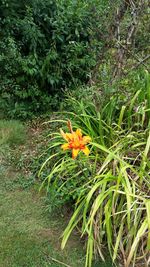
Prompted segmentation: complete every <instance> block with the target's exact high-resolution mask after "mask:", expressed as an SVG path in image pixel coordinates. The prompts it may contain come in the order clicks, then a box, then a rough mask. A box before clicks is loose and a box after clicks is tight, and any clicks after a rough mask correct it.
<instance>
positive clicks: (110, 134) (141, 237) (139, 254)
mask: <svg viewBox="0 0 150 267" xmlns="http://www.w3.org/2000/svg"><path fill="white" fill-rule="evenodd" d="M149 96H150V76H149V74H148V73H146V74H145V79H144V82H143V87H141V89H140V90H138V91H136V92H135V94H134V96H133V97H132V98H131V96H129V98H128V99H127V101H126V102H124V104H123V103H122V102H121V99H120V101H118V96H114V97H112V98H111V99H110V101H108V102H107V103H102V104H101V109H99V107H97V106H96V105H94V104H92V103H90V102H89V103H84V101H77V100H74V99H73V100H71V103H72V108H73V109H74V110H75V112H70V113H68V115H67V116H69V117H70V118H72V122H73V129H78V128H80V129H82V130H83V133H84V134H86V135H89V136H90V137H91V138H92V142H91V144H90V145H91V153H90V155H89V157H88V158H87V157H86V156H84V155H83V154H82V153H80V154H79V157H78V158H77V159H76V160H73V159H72V158H71V157H70V150H68V153H66V151H65V152H63V151H61V150H60V145H61V144H62V143H63V141H62V137H61V135H60V133H58V132H54V133H52V134H51V142H50V144H51V145H50V150H51V154H50V156H49V157H48V158H47V160H46V161H45V162H44V163H43V165H42V167H41V169H40V172H39V175H41V176H42V177H43V182H42V185H41V188H42V187H43V186H45V185H46V184H47V186H46V188H47V192H49V191H50V190H51V188H55V192H56V196H57V197H59V198H60V199H61V198H63V197H65V200H67V201H68V199H69V200H72V203H73V201H74V203H75V210H74V212H73V215H72V217H71V219H70V221H69V223H68V226H67V228H66V230H65V231H64V233H63V240H62V248H64V247H65V245H66V242H67V240H68V238H69V236H70V234H71V232H72V230H73V229H74V228H75V227H76V226H79V227H80V229H81V234H82V236H86V237H87V254H86V263H85V266H87V267H88V266H91V264H92V258H93V254H99V255H100V256H101V258H102V259H103V260H104V251H105V249H104V248H108V249H109V252H110V255H111V257H112V259H113V261H117V260H119V261H120V262H122V264H123V265H124V266H126V267H128V266H130V265H131V263H132V264H133V265H135V264H141V265H142V264H143V263H145V264H148V252H149V249H150V236H149V233H150V224H149V221H150V214H149V210H150V198H149V192H150V185H149V174H150V173H149V166H150V160H149V153H150V116H149V111H150V101H149V100H150V98H149ZM116 103H117V104H118V105H116ZM119 103H120V105H119ZM122 104H123V105H122ZM64 122H65V123H66V121H64V120H60V123H61V124H62V123H64ZM68 142H69V141H68Z"/></svg>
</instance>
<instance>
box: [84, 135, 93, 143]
mask: <svg viewBox="0 0 150 267" xmlns="http://www.w3.org/2000/svg"><path fill="white" fill-rule="evenodd" d="M83 142H84V143H85V144H87V143H89V142H91V137H90V136H88V135H87V136H83Z"/></svg>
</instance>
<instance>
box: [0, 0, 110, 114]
mask: <svg viewBox="0 0 150 267" xmlns="http://www.w3.org/2000/svg"><path fill="white" fill-rule="evenodd" d="M95 5H96V6H97V8H96V9H95ZM93 10H94V12H93ZM0 12H1V20H0V27H1V36H2V38H1V41H0V51H1V56H0V72H1V76H0V79H1V87H0V95H1V109H5V110H6V112H7V113H8V115H9V116H10V117H16V116H17V117H23V118H26V117H31V116H32V113H34V114H35V113H37V112H44V111H46V110H50V109H51V107H52V108H54V109H57V108H58V101H59V99H60V98H61V97H62V95H63V92H62V89H63V88H65V87H74V86H76V85H77V84H80V83H84V82H87V81H88V80H89V76H90V73H91V70H92V69H93V67H94V66H95V64H96V57H97V55H98V54H99V52H100V51H101V50H102V48H103V47H104V46H105V42H104V40H105V38H103V42H102V40H101V37H100V33H101V34H102V32H103V31H104V27H105V28H106V25H105V23H104V22H105V18H106V16H107V13H108V12H110V9H109V1H106V3H99V1H97V0H94V2H93V1H92V2H91V1H71V0H68V1H64V0H63V1H59V0H58V1H54V0H51V1H47V0H44V1H41V0H36V1H35V0H34V1H28V0H24V1H22V2H17V1H16V0H13V1H10V0H5V1H3V2H2V5H1V6H0ZM102 14H104V18H103V21H102V22H101V25H99V18H100V17H101V15H102ZM97 26H98V27H97ZM106 33H107V31H106Z"/></svg>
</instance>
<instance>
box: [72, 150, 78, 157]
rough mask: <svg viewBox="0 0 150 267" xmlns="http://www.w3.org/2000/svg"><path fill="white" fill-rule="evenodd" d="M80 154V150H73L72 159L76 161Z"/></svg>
mask: <svg viewBox="0 0 150 267" xmlns="http://www.w3.org/2000/svg"><path fill="white" fill-rule="evenodd" d="M78 153H79V149H75V148H73V149H72V158H73V159H75V158H76V157H77V156H78Z"/></svg>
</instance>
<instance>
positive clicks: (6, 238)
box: [0, 121, 110, 267]
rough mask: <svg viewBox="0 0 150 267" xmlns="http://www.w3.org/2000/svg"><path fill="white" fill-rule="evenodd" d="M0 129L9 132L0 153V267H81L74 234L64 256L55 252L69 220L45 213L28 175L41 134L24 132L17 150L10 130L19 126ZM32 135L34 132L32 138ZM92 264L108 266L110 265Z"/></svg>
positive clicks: (63, 213) (4, 125) (80, 252)
mask: <svg viewBox="0 0 150 267" xmlns="http://www.w3.org/2000/svg"><path fill="white" fill-rule="evenodd" d="M0 125H1V130H4V129H5V130H8V131H9V130H10V126H11V129H12V131H11V132H10V131H9V139H7V140H8V142H7V140H6V139H5V143H3V144H1V150H0V151H1V153H0V161H1V165H0V214H1V219H0V226H1V227H0V266H1V267H3V266H5V267H23V266H29V267H37V266H41V267H43V266H44V267H48V266H52V267H61V266H64V264H68V266H71V267H76V266H84V258H85V257H84V248H83V244H82V243H80V241H79V240H78V234H77V233H74V235H73V238H72V239H71V240H70V242H69V244H68V246H67V248H66V250H64V251H61V249H60V236H61V234H62V231H63V230H64V228H65V225H66V220H68V219H67V217H68V216H70V215H69V211H68V214H67V213H66V211H65V210H64V209H63V210H62V211H61V212H60V210H58V211H57V210H55V212H54V211H53V212H50V213H49V208H48V206H47V204H46V200H45V198H44V197H42V196H41V195H39V192H38V191H39V190H38V188H39V185H38V182H37V181H36V182H35V177H34V173H32V172H31V170H30V169H29V165H30V161H31V162H32V157H33V156H34V153H35V151H34V149H35V146H36V143H37V142H39V140H41V141H42V139H44V132H43V137H42V136H41V135H40V130H39V128H38V126H36V127H37V130H36V128H31V126H30V128H29V129H28V135H26V136H25V135H24V138H25V137H26V139H24V146H22V145H20V144H19V142H20V136H22V127H17V134H16V125H17V126H18V125H19V126H20V125H21V126H22V124H21V123H19V122H17V124H16V122H12V121H11V122H10V121H5V122H4V121H0ZM23 129H24V130H25V127H23ZM34 131H35V132H36V131H37V133H36V136H35V135H34ZM26 132H27V130H26ZM45 132H46V130H45ZM14 136H15V145H16V146H15V147H13V148H12V144H13V145H14V143H11V142H10V141H9V140H13V137H14ZM17 137H18V139H17ZM25 140H26V142H25ZM21 141H23V139H21ZM6 145H7V150H6ZM41 145H42V146H43V143H42V144H41ZM2 151H5V153H2ZM29 152H30V153H29ZM37 152H38V151H36V153H37ZM27 154H28V164H27V162H26V160H27V159H26V155H27ZM29 154H30V155H29ZM21 157H22V158H21ZM18 158H19V159H20V161H19V160H18ZM98 264H100V266H101V267H108V266H110V263H108V264H107V263H106V264H104V263H98ZM96 266H97V265H96V264H95V265H93V267H96ZM98 266H99V265H98Z"/></svg>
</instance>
